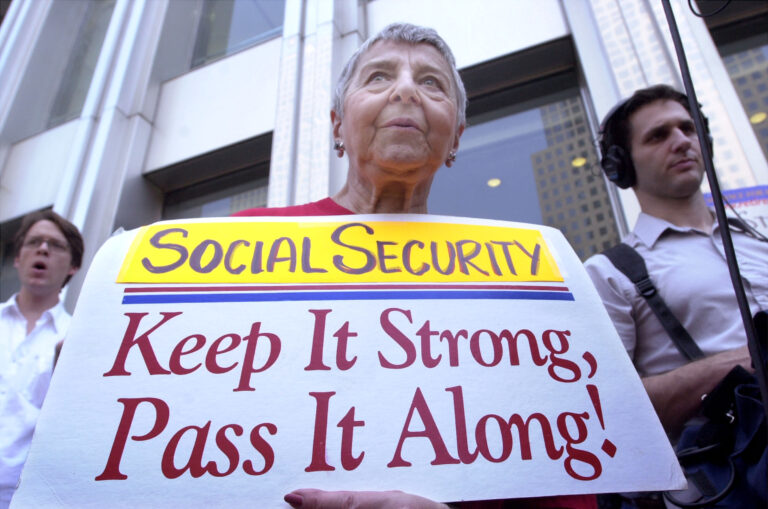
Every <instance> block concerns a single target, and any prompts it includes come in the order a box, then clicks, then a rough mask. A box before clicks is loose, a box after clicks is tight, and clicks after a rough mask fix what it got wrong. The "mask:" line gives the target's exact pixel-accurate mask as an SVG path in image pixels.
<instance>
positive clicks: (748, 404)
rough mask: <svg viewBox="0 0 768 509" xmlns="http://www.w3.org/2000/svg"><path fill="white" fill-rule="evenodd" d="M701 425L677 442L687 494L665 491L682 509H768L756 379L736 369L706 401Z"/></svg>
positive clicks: (687, 430) (762, 422)
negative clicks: (705, 508)
mask: <svg viewBox="0 0 768 509" xmlns="http://www.w3.org/2000/svg"><path fill="white" fill-rule="evenodd" d="M700 417H701V423H700V424H689V425H687V426H686V427H685V429H684V430H683V433H682V434H681V436H680V440H679V441H678V443H677V447H676V451H677V458H678V460H679V461H680V466H681V467H682V468H683V472H684V473H685V476H686V478H687V479H688V489H687V490H684V491H669V492H665V493H664V496H665V498H667V500H669V501H670V502H672V503H673V504H675V505H678V506H680V507H729V508H736V507H737V508H752V507H754V508H765V507H766V506H767V505H768V494H767V491H768V468H767V467H768V457H767V456H766V429H765V425H766V423H765V410H764V409H763V405H762V402H761V399H760V388H759V387H758V385H757V380H756V379H755V377H754V376H753V375H751V374H750V373H748V372H747V371H746V370H745V369H744V368H742V367H741V366H736V367H735V368H733V369H732V370H731V371H730V373H728V375H727V376H726V377H725V378H724V379H723V380H722V381H721V382H720V383H719V384H718V385H717V386H716V387H715V388H714V389H713V390H712V391H711V392H710V393H709V394H708V395H707V397H706V398H704V400H703V401H702V408H701V413H700Z"/></svg>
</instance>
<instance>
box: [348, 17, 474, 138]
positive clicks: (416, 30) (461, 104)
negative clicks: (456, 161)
mask: <svg viewBox="0 0 768 509" xmlns="http://www.w3.org/2000/svg"><path fill="white" fill-rule="evenodd" d="M379 41H394V42H406V43H410V44H421V43H425V44H429V45H431V46H433V47H434V48H435V49H437V51H439V52H440V54H441V55H443V58H445V61H446V62H448V65H449V66H450V68H451V76H452V78H453V88H454V90H455V98H454V99H455V101H456V127H459V126H461V125H463V124H464V123H465V121H466V109H467V91H466V90H464V83H463V82H462V81H461V76H459V71H458V69H456V59H455V58H454V57H453V52H451V48H449V47H448V45H447V44H446V43H445V41H444V40H443V38H442V37H440V36H439V35H438V34H437V32H436V31H435V30H434V29H432V28H426V27H421V26H417V25H411V24H409V23H392V24H391V25H388V26H386V27H385V28H384V29H383V30H382V31H381V32H379V33H378V34H376V35H375V36H373V37H370V38H369V39H368V40H367V41H365V42H364V43H363V45H362V46H360V47H359V48H358V49H357V51H355V53H354V55H352V57H351V58H350V59H349V61H348V62H347V65H345V66H344V69H343V70H342V71H341V76H339V80H338V81H337V82H336V91H335V93H334V96H333V110H334V111H335V112H336V113H337V114H338V115H339V117H341V118H343V117H344V98H345V97H346V96H347V89H349V82H350V81H351V80H352V76H353V75H354V74H355V69H356V68H357V62H358V61H359V60H360V57H361V56H362V55H363V54H365V52H366V51H368V50H369V49H370V48H371V46H373V45H374V44H376V43H377V42H379Z"/></svg>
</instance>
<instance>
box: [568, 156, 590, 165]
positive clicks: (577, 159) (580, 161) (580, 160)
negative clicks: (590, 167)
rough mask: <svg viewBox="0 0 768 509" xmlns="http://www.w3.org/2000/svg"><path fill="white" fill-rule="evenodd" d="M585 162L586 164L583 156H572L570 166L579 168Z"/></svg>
mask: <svg viewBox="0 0 768 509" xmlns="http://www.w3.org/2000/svg"><path fill="white" fill-rule="evenodd" d="M585 164H587V159H586V158H584V157H574V158H573V160H572V161H571V166H573V167H574V168H581V167H582V166H584V165H585Z"/></svg>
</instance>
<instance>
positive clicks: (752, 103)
mask: <svg viewBox="0 0 768 509" xmlns="http://www.w3.org/2000/svg"><path fill="white" fill-rule="evenodd" d="M719 49H720V53H721V54H722V55H723V63H724V64H725V67H726V69H727V70H728V74H729V75H730V76H731V81H733V85H734V88H735V89H736V93H737V94H738V95H739V99H741V104H742V105H743V106H744V111H746V113H747V117H748V118H749V123H750V125H752V129H753V130H754V131H755V136H756V137H757V140H758V142H759V143H760V147H761V148H762V149H763V154H764V155H765V157H766V158H768V35H766V34H761V35H758V36H755V37H750V38H747V39H743V40H741V41H738V42H735V43H731V44H724V45H722V46H721V47H720V48H719Z"/></svg>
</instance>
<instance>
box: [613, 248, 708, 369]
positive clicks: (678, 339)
mask: <svg viewBox="0 0 768 509" xmlns="http://www.w3.org/2000/svg"><path fill="white" fill-rule="evenodd" d="M603 254H604V255H605V256H607V257H608V259H609V260H611V263H613V265H614V266H616V268H617V269H619V270H620V271H621V272H623V273H624V275H626V276H627V277H628V278H629V280H630V281H632V282H633V283H634V284H635V287H637V291H639V292H640V295H642V296H643V297H644V298H645V300H646V301H647V302H648V305H649V306H650V307H651V309H652V310H653V312H654V313H655V314H656V317H657V318H658V319H659V321H660V322H661V325H662V326H664V329H665V330H666V331H667V334H669V337H670V338H671V339H672V342H673V343H674V344H675V346H676V347H677V349H678V350H680V353H682V354H683V355H684V356H685V357H686V358H687V359H688V360H691V361H694V360H696V359H702V358H703V357H704V353H703V352H702V351H701V349H700V348H699V347H698V345H697V344H696V342H695V341H694V340H693V338H691V336H690V334H688V331H687V330H685V327H683V325H682V324H681V323H680V321H679V320H678V319H677V318H675V315H673V314H672V311H670V309H669V308H668V307H667V304H666V303H665V302H664V299H662V298H661V296H660V295H659V292H657V291H656V287H655V286H654V285H653V282H652V281H651V279H650V277H648V269H646V267H645V260H643V257H642V256H640V255H639V254H638V252H637V251H635V250H634V248H632V247H630V246H628V245H627V244H624V243H623V242H622V243H620V244H618V245H615V246H613V247H611V248H609V249H606V250H605V251H603Z"/></svg>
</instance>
